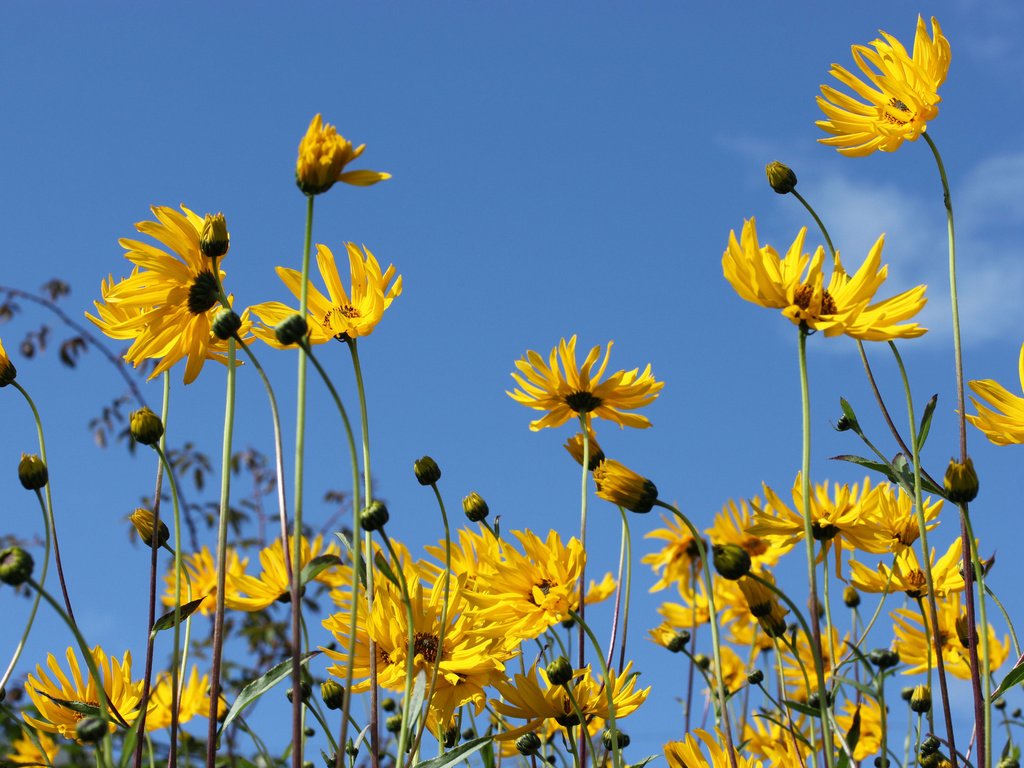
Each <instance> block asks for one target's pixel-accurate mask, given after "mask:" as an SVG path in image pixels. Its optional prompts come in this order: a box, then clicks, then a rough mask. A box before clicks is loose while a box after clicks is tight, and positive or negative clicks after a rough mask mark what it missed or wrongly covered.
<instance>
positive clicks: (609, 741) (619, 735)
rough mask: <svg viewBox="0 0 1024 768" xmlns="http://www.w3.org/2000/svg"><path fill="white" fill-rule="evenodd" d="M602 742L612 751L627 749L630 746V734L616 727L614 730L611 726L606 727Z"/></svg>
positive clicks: (602, 734)
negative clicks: (613, 730)
mask: <svg viewBox="0 0 1024 768" xmlns="http://www.w3.org/2000/svg"><path fill="white" fill-rule="evenodd" d="M601 743H602V744H603V745H604V748H605V749H607V750H609V751H611V750H613V749H625V748H626V747H628V746H629V734H628V733H623V732H622V731H620V730H618V729H616V730H615V732H614V733H613V732H612V729H611V728H605V729H604V731H603V732H602V733H601Z"/></svg>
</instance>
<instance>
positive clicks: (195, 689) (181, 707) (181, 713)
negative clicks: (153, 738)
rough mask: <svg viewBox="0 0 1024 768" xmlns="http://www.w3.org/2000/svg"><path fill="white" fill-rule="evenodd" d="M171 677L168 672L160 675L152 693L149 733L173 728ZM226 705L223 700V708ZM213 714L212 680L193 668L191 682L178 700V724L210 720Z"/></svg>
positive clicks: (150, 697)
mask: <svg viewBox="0 0 1024 768" xmlns="http://www.w3.org/2000/svg"><path fill="white" fill-rule="evenodd" d="M171 706H172V697H171V676H170V674H168V673H167V672H161V673H160V674H159V675H157V678H156V681H155V683H154V685H153V688H152V689H151V690H150V693H149V707H148V709H147V710H146V730H147V731H158V730H160V729H162V728H169V727H170V725H171ZM224 707H225V702H224V700H223V699H221V706H220V708H221V709H224ZM209 712H210V680H209V677H208V676H207V675H203V676H202V677H200V676H199V669H198V667H195V666H193V667H192V672H191V673H190V674H189V677H188V680H187V681H185V684H184V686H182V688H181V695H180V696H179V698H178V722H179V723H187V722H188V721H189V720H191V719H192V718H193V717H195V716H197V715H198V716H200V717H206V716H207V715H208V714H209Z"/></svg>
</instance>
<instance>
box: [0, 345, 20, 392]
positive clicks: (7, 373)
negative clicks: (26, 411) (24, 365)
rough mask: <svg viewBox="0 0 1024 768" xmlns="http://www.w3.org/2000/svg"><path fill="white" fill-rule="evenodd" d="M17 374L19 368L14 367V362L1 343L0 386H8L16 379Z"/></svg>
mask: <svg viewBox="0 0 1024 768" xmlns="http://www.w3.org/2000/svg"><path fill="white" fill-rule="evenodd" d="M17 375H18V369H17V368H15V367H14V363H12V362H11V360H10V358H8V357H7V353H6V352H4V347H3V344H0V387H6V386H7V385H8V384H10V383H11V382H12V381H14V379H15V378H16V377H17Z"/></svg>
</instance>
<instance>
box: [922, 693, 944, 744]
mask: <svg viewBox="0 0 1024 768" xmlns="http://www.w3.org/2000/svg"><path fill="white" fill-rule="evenodd" d="M918 687H922V686H918ZM940 746H942V742H941V741H939V740H938V738H937V737H935V736H934V735H933V736H928V737H926V738H925V740H924V741H922V742H921V757H925V756H926V755H934V754H936V753H937V752H938V751H939V747H940Z"/></svg>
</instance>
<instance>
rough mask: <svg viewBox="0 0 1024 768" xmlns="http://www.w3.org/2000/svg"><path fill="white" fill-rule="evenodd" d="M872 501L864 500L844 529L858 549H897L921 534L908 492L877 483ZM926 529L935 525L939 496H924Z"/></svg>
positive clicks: (913, 540)
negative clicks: (859, 512)
mask: <svg viewBox="0 0 1024 768" xmlns="http://www.w3.org/2000/svg"><path fill="white" fill-rule="evenodd" d="M873 501H874V503H873V504H863V505H862V513H861V516H860V518H859V520H857V521H856V522H855V523H854V524H853V525H852V526H850V527H847V528H845V529H844V530H843V537H844V538H845V539H846V540H847V541H848V542H849V543H850V544H852V545H853V546H854V547H855V548H857V549H859V550H860V551H861V552H869V553H871V554H875V555H882V554H885V553H886V552H893V553H899V552H902V551H903V550H904V549H906V548H907V547H909V546H910V545H911V544H913V543H914V542H915V541H917V537H918V536H919V535H920V529H919V528H918V525H917V515H916V514H915V513H914V500H913V499H912V498H911V497H910V495H909V494H907V493H906V492H904V491H902V490H901V489H900V488H898V487H894V486H892V485H889V484H888V483H886V484H884V485H880V486H878V488H877V490H876V492H875V493H874V494H873ZM923 504H924V519H925V523H926V525H925V530H927V531H930V530H932V529H934V528H935V526H937V525H938V522H937V521H936V518H937V517H938V516H939V512H940V511H941V510H942V499H938V500H936V501H933V500H932V498H931V497H930V496H929V497H926V498H925V499H924V500H923Z"/></svg>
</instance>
